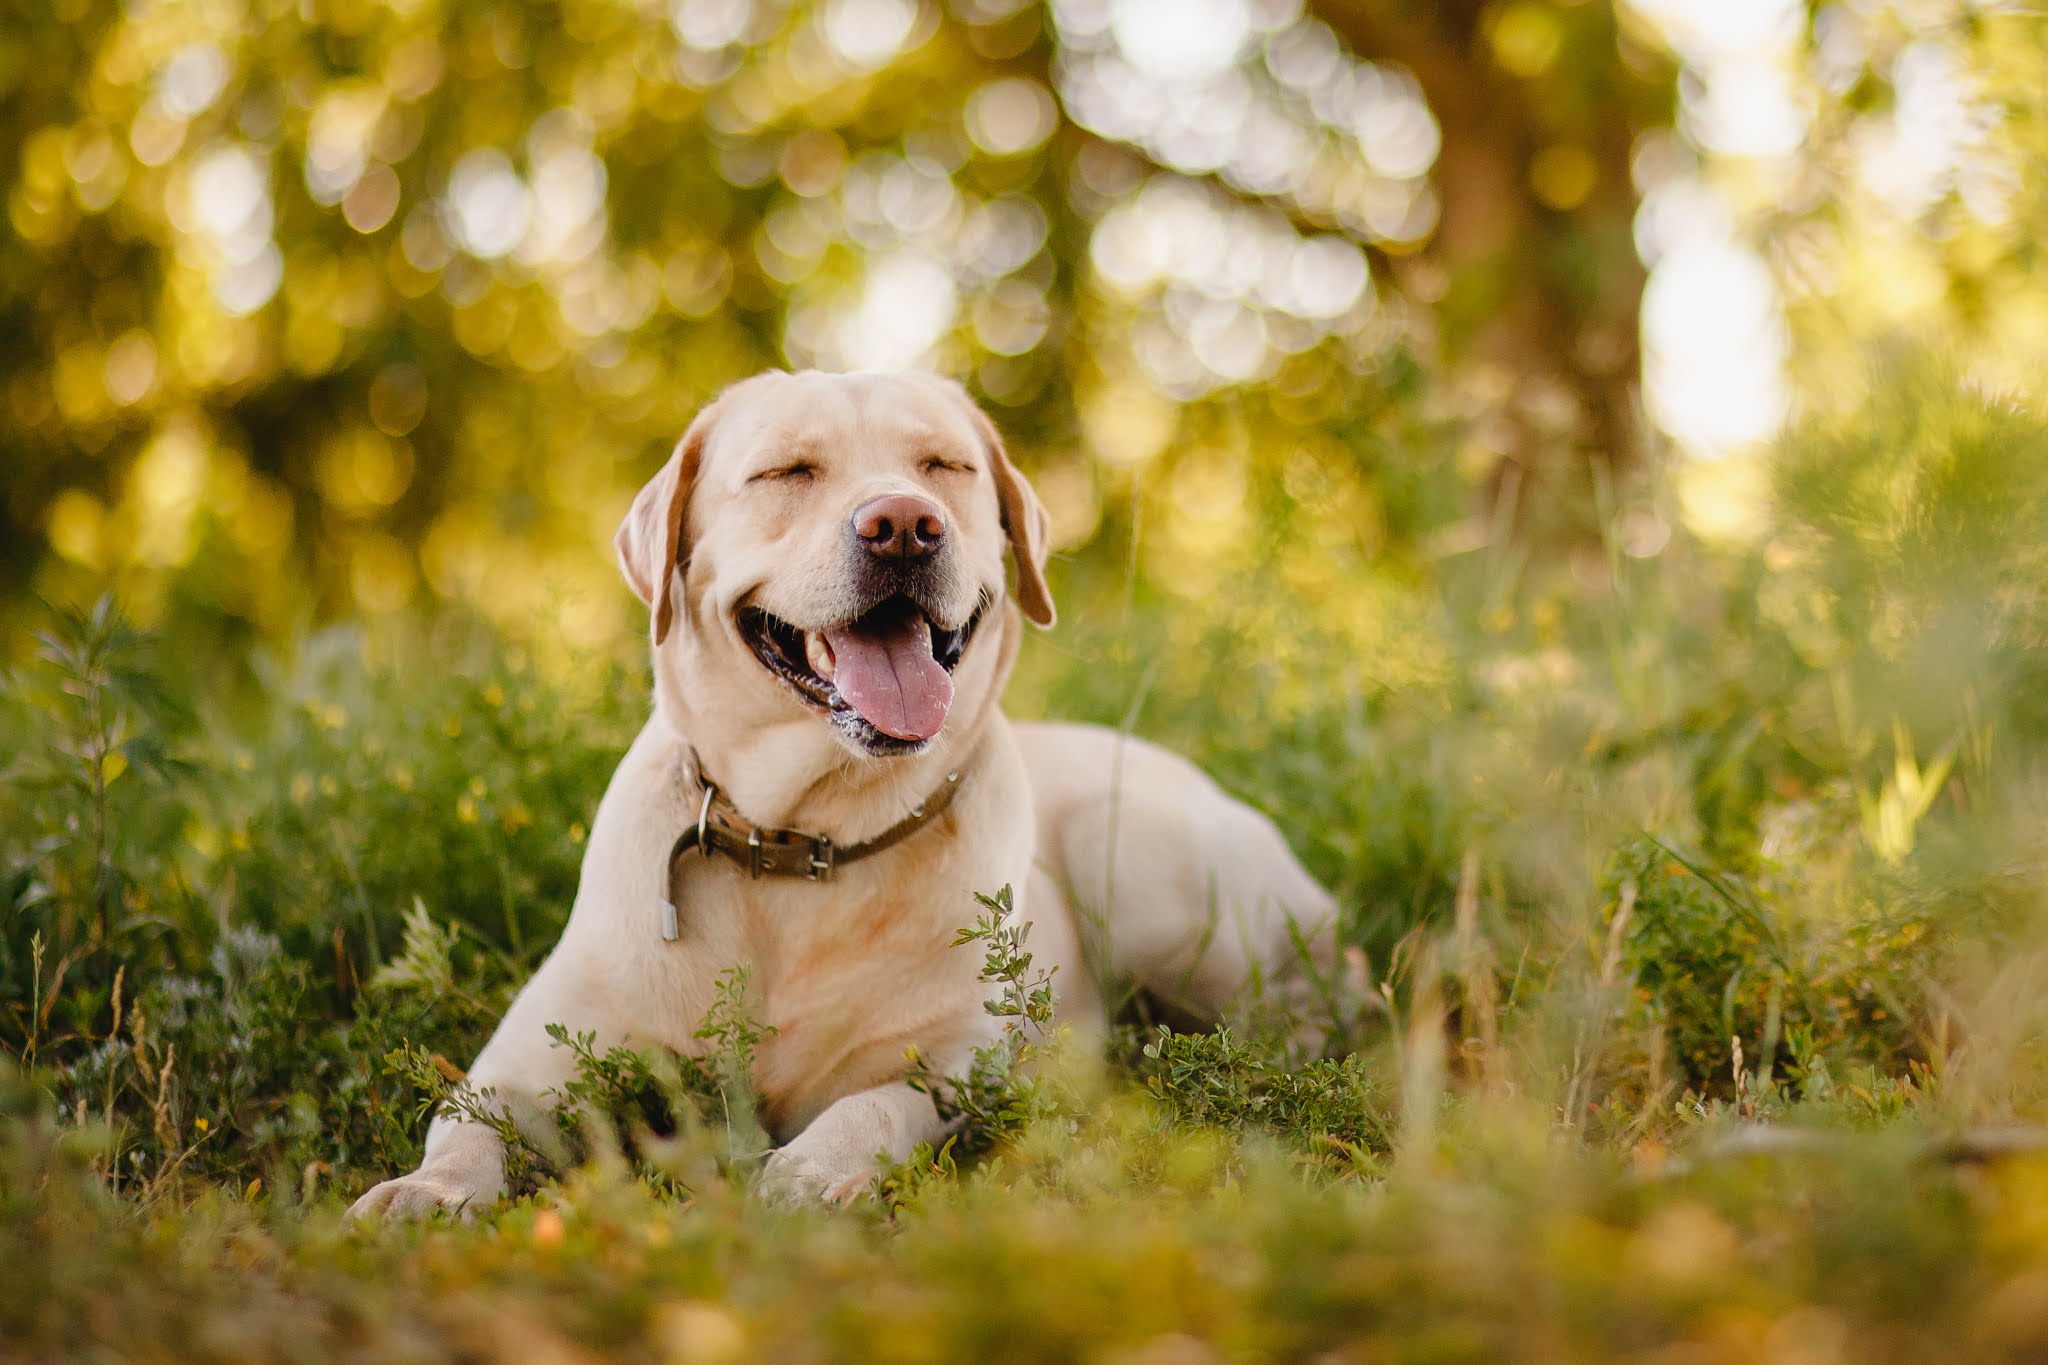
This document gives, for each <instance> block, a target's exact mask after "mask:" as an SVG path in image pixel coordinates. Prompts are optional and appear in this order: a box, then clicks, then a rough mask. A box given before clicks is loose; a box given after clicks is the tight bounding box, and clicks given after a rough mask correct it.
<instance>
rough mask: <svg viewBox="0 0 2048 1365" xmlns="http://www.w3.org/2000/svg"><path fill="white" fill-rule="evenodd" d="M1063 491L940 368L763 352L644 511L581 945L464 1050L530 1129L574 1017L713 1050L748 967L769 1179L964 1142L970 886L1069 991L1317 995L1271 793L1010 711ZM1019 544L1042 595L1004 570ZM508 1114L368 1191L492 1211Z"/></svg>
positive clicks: (635, 540) (1062, 995)
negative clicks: (639, 624)
mask: <svg viewBox="0 0 2048 1365" xmlns="http://www.w3.org/2000/svg"><path fill="white" fill-rule="evenodd" d="M1047 535H1048V519H1047V516H1046V512H1045V509H1044V508H1043V507H1042V506H1041V505H1040V503H1039V501H1038V498H1037V496H1036V495H1035V493H1034V492H1033V490H1032V488H1031V486H1030V484H1029V483H1027V482H1026V481H1025V479H1024V477H1023V476H1022V475H1021V474H1020V473H1019V472H1018V471H1017V469H1016V467H1015V466H1014V465H1013V464H1012V463H1011V461H1010V458H1009V456H1008V454H1007V453H1006V451H1005V448H1004V445H1003V442H1002V439H1001V437H1000V436H999V435H998V434H997V431H996V428H995V426H994V424H993V423H992V422H991V421H990V420H989V418H988V417H987V415H986V414H985V413H983V412H982V410H981V409H980V408H979V407H977V406H976V405H975V404H974V403H973V401H972V400H971V399H969V397H968V396H967V394H966V392H965V391H964V390H963V389H962V388H960V387H959V386H958V385H957V384H955V383H953V382H951V381H949V380H945V379H942V378H939V377H937V376H934V375H929V374H921V373H903V374H826V373H819V372H804V373H796V374H788V373H782V372H779V371H777V372H770V373H766V374H762V375H757V376H755V377H753V378H751V379H748V380H744V381H742V382H740V383H738V384H735V385H734V386H732V387H731V388H729V389H727V390H725V391H724V392H723V393H722V394H720V395H719V396H718V397H717V398H716V399H715V400H714V401H713V402H712V403H711V404H710V405H709V406H708V407H706V408H705V409H704V410H703V411H702V412H701V413H700V414H699V415H698V416H697V418H696V419H695V421H693V422H692V423H691V425H690V428H689V430H688V431H687V432H686V433H685V434H684V436H683V438H682V440H681V442H680V443H679V444H678V445H677V446H676V448H675V451H674V453H673V454H672V455H671V456H670V458H669V460H668V462H667V463H666V464H665V465H664V466H663V467H662V469H661V470H660V472H659V473H657V474H656V475H655V476H654V478H653V480H652V481H651V482H649V483H648V484H647V486H646V487H645V488H643V489H642V490H641V491H640V493H639V495H638V496H637V497H636V498H635V500H634V502H633V504H632V507H631V510H630V511H628V513H627V514H626V518H625V521H624V522H623V524H622V525H621V526H620V528H619V531H618V536H617V539H616V546H617V551H618V558H619V565H620V568H621V569H622V570H623V571H624V574H625V578H626V581H627V583H628V584H629V585H630V586H631V587H632V589H633V591H634V592H635V593H636V594H637V595H638V597H639V598H640V600H641V601H642V602H643V603H645V604H646V606H647V609H648V613H649V630H650V635H651V639H652V647H653V665H654V669H653V671H654V702H653V714H652V716H651V718H650V719H649V720H648V722H647V725H646V727H645V728H644V729H643V730H642V731H641V733H640V735H639V737H638V738H637V739H636V740H635V741H634V743H633V745H632V747H631V749H630V750H629V751H628V752H627V754H626V756H625V758H624V759H623V761H622V762H621V763H620V764H619V768H618V771H617V773H616V774H615V775H614V776H613V778H612V781H611V784H610V786H609V788H608V789H607V790H606V792H605V794H604V797H603V799H602V801H601V802H600V803H599V805H598V809H597V815H596V817H595V819H594V821H593V822H592V825H591V832H590V839H589V845H588V849H587V851H586V853H585V856H584V862H583V870H582V876H581V881H580V885H579V887H578V890H577V894H576V900H575V904H574V906H573V908H572V910H571V913H570V916H569V922H568V925H567V927H566V928H565V929H564V930H563V933H562V937H561V940H560V942H559V943H558V944H557V945H556V947H555V949H554V950H553V952H552V953H550V954H549V956H548V958H547V959H546V961H545V962H543V963H542V964H541V966H540V968H539V970H538V971H537V972H536V973H535V974H534V976H533V978H532V980H530V981H529V982H528V983H527V984H526V986H525V988H524V989H523V990H521V991H520V992H519V995H518V996H517V998H516V999H515V1000H514V1001H513V1002H512V1005H511V1007H510V1009H509V1010H508V1011H507V1013H506V1015H505V1018H504V1020H503V1022H502V1023H501V1024H500V1026H499V1028H498V1030H497V1032H496V1034H495V1035H494V1036H493V1037H492V1038H491V1040H490V1043H489V1044H488V1045H487V1046H486V1047H485V1048H484V1050H483V1054H482V1055H481V1056H480V1057H478V1058H477V1061H476V1064H475V1066H474V1067H472V1068H471V1069H470V1071H469V1073H468V1084H469V1085H470V1086H471V1087H473V1088H476V1089H483V1088H489V1089H491V1090H492V1092H493V1094H494V1103H495V1104H498V1105H502V1106H504V1107H505V1108H506V1110H507V1111H508V1112H509V1113H510V1115H511V1116H512V1118H513V1119H514V1121H515V1122H517V1123H519V1124H521V1125H522V1126H524V1125H527V1124H532V1123H537V1122H542V1121H544V1115H545V1112H546V1108H545V1105H546V1101H545V1100H544V1098H543V1097H544V1096H545V1095H547V1093H548V1092H550V1091H552V1090H556V1089H558V1088H559V1087H561V1086H562V1085H563V1084H564V1083H565V1082H567V1081H568V1080H570V1079H571V1075H572V1070H573V1057H572V1056H571V1054H570V1051H569V1049H567V1048H565V1047H560V1046H554V1045H552V1043H551V1040H550V1038H549V1035H548V1031H547V1030H548V1026H549V1025H551V1024H560V1025H563V1026H566V1027H567V1028H568V1030H569V1031H570V1032H571V1033H572V1034H575V1033H592V1034H595V1035H596V1038H597V1042H598V1045H599V1046H600V1047H601V1048H602V1047H607V1046H610V1045H614V1044H627V1045H630V1046H634V1047H636V1048H652V1047H659V1048H669V1049H673V1050H675V1051H677V1052H679V1053H685V1054H688V1053H691V1052H693V1051H696V1052H701V1050H702V1049H703V1048H704V1047H705V1046H706V1044H705V1043H703V1042H702V1041H700V1040H698V1039H696V1038H695V1037H694V1036H693V1035H694V1034H695V1033H696V1031H697V1029H698V1026H699V1023H700V1021H701V1020H702V1018H703V1016H704V1014H705V1011H706V1009H707V1008H708V1007H709V1006H710V1005H711V1004H712V1003H713V1000H714V994H715V992H716V990H717V989H718V983H719V980H720V975H721V973H723V972H725V971H727V970H728V969H729V968H731V967H733V966H735V965H736V964H740V963H747V964H751V975H750V978H749V981H750V985H749V991H750V994H749V998H748V1005H749V1007H750V1009H751V1010H752V1011H753V1014H754V1017H755V1019H756V1020H757V1022H759V1023H761V1024H763V1025H766V1026H768V1029H769V1030H770V1031H768V1032H766V1033H765V1036H763V1037H762V1039H761V1041H760V1043H759V1044H758V1047H757V1049H756V1052H755V1055H754V1074H753V1077H752V1079H753V1083H754V1087H755V1089H756V1092H757V1094H758V1097H759V1104H760V1107H761V1119H762V1122H763V1124H764V1126H765V1127H766V1129H767V1131H768V1132H769V1133H770V1135H771V1136H772V1138H773V1139H774V1140H775V1141H776V1142H778V1143H779V1144H780V1145H779V1146H778V1147H777V1148H776V1149H775V1150H774V1151H773V1152H772V1153H771V1154H770V1156H769V1158H768V1160H767V1163H766V1166H765V1168H764V1170H763V1173H762V1177H761V1181H762V1185H763V1187H764V1189H765V1190H766V1192H768V1193H769V1194H770V1195H771V1196H773V1197H776V1198H779V1199H782V1200H786V1201H791V1202H844V1201H847V1200H849V1199H851V1198H853V1197H855V1196H857V1195H859V1194H860V1193H862V1192H863V1191H864V1190H865V1189H866V1188H867V1187H868V1186H869V1184H870V1182H871V1180H872V1178H873V1177H874V1175H875V1174H876V1172H877V1170H878V1161H879V1160H880V1159H882V1158H888V1159H898V1160H900V1159H901V1158H903V1157H905V1156H907V1155H908V1154H909V1153H910V1152H911V1150H912V1149H913V1148H914V1147H916V1146H917V1145H918V1144H919V1143H922V1142H927V1141H936V1140H938V1139H939V1138H941V1137H942V1135H943V1131H944V1129H943V1126H942V1123H941V1121H940V1118H939V1115H938V1113H937V1111H936V1108H935V1106H934V1104H933V1101H932V1098H931V1096H930V1095H929V1094H928V1093H926V1091H925V1090H922V1089H918V1088H914V1087H913V1086H912V1085H910V1084H909V1083H907V1080H906V1076H907V1073H908V1072H909V1070H910V1066H911V1063H910V1061H909V1060H908V1057H909V1056H911V1055H912V1054H913V1053H914V1055H915V1056H917V1057H920V1058H923V1059H925V1060H926V1061H927V1063H928V1064H929V1065H930V1066H931V1067H932V1068H933V1069H935V1070H936V1071H938V1072H939V1073H940V1074H941V1075H959V1074H962V1073H963V1072H964V1070H965V1068H966V1067H967V1065H968V1064H969V1062H970V1061H971V1059H972V1057H973V1055H974V1053H975V1051H976V1049H978V1048H980V1047H983V1046H985V1045H986V1044H988V1043H989V1042H990V1041H992V1039H994V1038H995V1037H996V1036H998V1034H999V1032H1000V1021H999V1020H998V1019H996V1018H994V1017H992V1016H991V1015H990V1014H989V1013H988V1012H987V1011H986V1010H985V1009H984V1008H983V1004H984V1002H985V1001H986V1000H987V999H988V998H989V996H990V993H991V991H992V990H993V989H995V988H993V987H991V986H990V985H989V984H988V983H986V982H984V981H983V980H982V979H981V975H980V973H981V968H982V965H983V964H982V954H981V953H980V952H978V951H976V950H974V949H973V948H961V947H955V946H953V944H954V941H955V938H956V934H957V932H958V930H959V929H960V928H961V927H962V926H963V925H965V924H967V923H969V922H971V921H972V920H973V919H974V918H975V914H976V910H975V903H974V899H973V897H974V893H976V892H991V891H994V890H995V889H996V888H999V887H1003V886H1009V887H1011V888H1013V894H1014V897H1015V912H1016V915H1017V917H1018V919H1019V920H1021V921H1022V922H1024V923H1025V924H1028V926H1029V930H1028V932H1029V949H1030V951H1031V953H1032V954H1033V957H1034V974H1035V973H1036V972H1037V971H1038V970H1049V971H1050V972H1051V974H1052V975H1051V982H1052V985H1053V988H1054V992H1055V997H1056V1002H1057V1003H1056V1008H1057V1011H1058V1016H1059V1017H1060V1018H1061V1019H1063V1020H1065V1021H1068V1022H1070V1023H1071V1024H1072V1025H1073V1027H1075V1028H1076V1029H1077V1030H1079V1031H1080V1032H1081V1033H1083V1034H1093V1033H1099V1032H1100V1031H1101V1030H1102V1029H1103V1027H1104V1012H1105V1008H1106V1005H1107V1004H1108V1003H1109V1001H1108V998H1107V993H1106V991H1105V986H1104V983H1105V982H1109V981H1123V982H1131V983H1135V984H1136V985H1138V986H1140V987H1142V988H1144V989H1145V990H1146V991H1147V992H1148V993H1149V994H1150V995H1152V996H1153V997H1156V998H1157V999H1159V1000H1160V1001H1162V1002H1164V1004H1165V1005H1166V1006H1168V1007H1170V1008H1171V1009H1172V1010H1174V1011H1176V1012H1177V1013H1179V1014H1181V1015H1184V1016H1187V1017H1190V1018H1193V1019H1196V1020H1210V1021H1213V1020H1215V1019H1217V1018H1219V1017H1220V1016H1222V1015H1223V1014H1224V1012H1225V1011H1226V1010H1227V1009H1229V1008H1230V1007H1231V1006H1232V1005H1233V1003H1235V1002H1237V1001H1239V1000H1241V999H1242V998H1243V997H1244V996H1245V994H1246V993H1247V992H1248V991H1249V990H1251V989H1253V988H1254V987H1259V988H1262V989H1264V990H1266V991H1268V992H1270V993H1272V994H1274V995H1275V996H1276V997H1278V998H1280V999H1282V1000H1283V1001H1291V1002H1292V1003H1293V1004H1295V1005H1300V1004H1302V1003H1304V1002H1306V1001H1309V1000H1310V999H1311V998H1312V997H1314V995H1315V994H1316V992H1317V990H1318V989H1319V982H1320V981H1323V980H1326V979H1328V977H1329V975H1330V974H1331V972H1332V969H1333V967H1334V965H1335V963H1336V952H1337V950H1336V921H1337V908H1336V905H1335V903H1334V901H1333V900H1332V898H1331V897H1330V895H1329V894H1328V893H1327V892H1326V891H1325V890H1324V889H1323V888H1322V887H1321V886H1319V885H1318V884H1317V883H1316V882H1315V880H1314V879H1313V878H1312V877H1311V876H1310V875H1309V874H1308V873H1307V872H1306V871H1304V870H1303V868H1302V867H1301V865H1300V863H1299V862H1297V861H1296V859H1295V857H1294V855H1293V854H1292V853H1291V852H1290V851H1289V849H1288V847H1287V844H1286V842H1285V841H1284V840H1283V839H1282V838H1281V836H1280V834H1279V833H1278V831H1277V830H1275V828H1274V827H1273V825H1272V824H1271V823H1270V822H1269V821H1268V820H1267V819H1266V818H1265V817H1264V816H1262V815H1260V814H1258V813H1257V812H1255V811H1253V810H1251V809H1250V808H1249V807H1247V806H1244V805H1242V804H1240V803H1239V802H1237V801H1235V800H1233V799H1231V798H1230V797H1228V796H1226V795H1225V794H1224V793H1223V792H1222V791H1221V790H1220V789H1219V788H1218V787H1217V786H1216V785H1215V784H1214V783H1213V782H1211V781H1210V780H1209V779H1208V777H1206V776H1205V775H1204V774H1202V773H1201V772H1200V771H1199V770H1198V769H1196V768H1195V767H1194V766H1193V765H1191V764H1189V763H1187V762H1185V761H1184V760H1182V759H1181V758H1179V757H1177V756H1175V755H1173V754H1170V753H1167V752H1165V751H1164V750H1161V749H1159V748H1156V747H1154V746H1152V745H1150V744H1146V743H1143V742H1141V741H1138V740H1135V739H1131V738H1128V737H1125V736H1122V735H1119V734H1118V733H1116V732H1114V731H1110V730H1105V729H1101V728H1098V727H1091V726H1080V725H1060V724H1039V725H1017V724H1012V723H1011V722H1010V721H1008V720H1007V719H1006V718H1005V717H1004V715H1003V713H1002V711H1001V709H1000V705H999V703H1000V698H1001V695H1002V691H1003V684H1004V682H1005V680H1006V679H1007V678H1008V676H1009V673H1010V669H1011V665H1012V663H1013V662H1014V661H1015V659H1016V656H1017V650H1018V646H1019V642H1020V640H1021V637H1022V633H1023V623H1024V622H1025V621H1027V620H1028V621H1029V622H1030V623H1031V624H1033V625H1035V626H1038V627H1050V626H1051V625H1052V624H1053V622H1054V607H1053V601H1052V596H1051V594H1050V592H1049V591H1048V590H1047V587H1046V578H1045V567H1046V558H1047V550H1048V542H1047ZM1010 562H1014V566H1015V583H1014V588H1009V587H1007V586H1006V579H1007V578H1008V576H1009V563H1010ZM504 1188H505V1153H504V1150H503V1145H502V1142H501V1139H500V1137H499V1135H498V1133H497V1132H496V1131H494V1130H493V1128H492V1127H490V1126H489V1125H485V1124H480V1123H477V1122H473V1121H469V1120H467V1119H464V1118H461V1117H458V1116H455V1115H450V1114H443V1115H442V1116H440V1117H437V1118H436V1119H435V1120H434V1122H433V1124H432V1126H431V1128H430V1129H429V1131H428V1134H427V1141H426V1150H425V1156H424V1159H423V1160H422V1162H421V1164H420V1168H419V1169H418V1170H417V1171H415V1172H413V1173H412V1174H410V1175H406V1176H402V1177H399V1178H397V1179H394V1180H387V1181H385V1182H384V1183H382V1184H380V1185H377V1186H376V1187H375V1188H373V1189H371V1190H370V1191H369V1192H368V1193H366V1194H365V1195H363V1196H362V1198H361V1199H359V1200H358V1201H357V1202H356V1204H355V1205H354V1207H353V1208H352V1209H351V1210H350V1215H351V1217H362V1216H364V1215H368V1214H372V1213H381V1214H385V1215H408V1214H417V1213H421V1212H424V1211H427V1210H431V1209H435V1208H448V1209H455V1210H473V1209H476V1208H479V1207H482V1206H485V1205H487V1204H489V1203H490V1202H492V1201H494V1200H496V1199H498V1198H499V1197H500V1196H501V1195H502V1194H503V1192H504Z"/></svg>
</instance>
